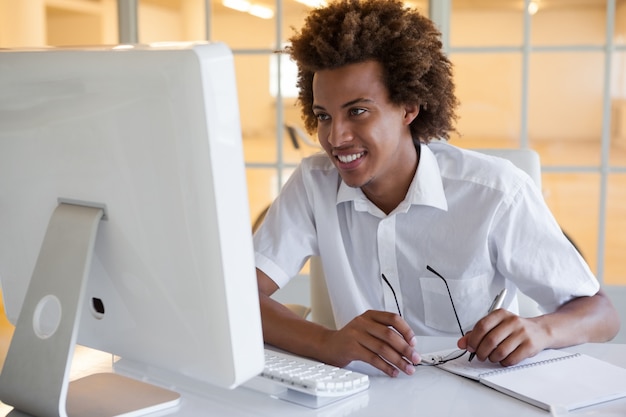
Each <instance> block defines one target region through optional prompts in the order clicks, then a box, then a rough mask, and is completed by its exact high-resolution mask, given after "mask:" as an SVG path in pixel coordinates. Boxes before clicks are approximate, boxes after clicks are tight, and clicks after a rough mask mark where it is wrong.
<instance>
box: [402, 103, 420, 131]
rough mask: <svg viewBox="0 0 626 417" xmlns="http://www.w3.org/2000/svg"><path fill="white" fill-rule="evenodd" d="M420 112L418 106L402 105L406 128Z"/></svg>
mask: <svg viewBox="0 0 626 417" xmlns="http://www.w3.org/2000/svg"><path fill="white" fill-rule="evenodd" d="M419 112H420V106H419V105H418V104H405V105H404V123H405V124H406V125H407V126H408V125H410V124H411V123H412V122H413V120H415V118H416V117H417V115H418V114H419Z"/></svg>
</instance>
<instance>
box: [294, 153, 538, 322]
mask: <svg viewBox="0 0 626 417" xmlns="http://www.w3.org/2000/svg"><path fill="white" fill-rule="evenodd" d="M476 150H477V151H479V152H482V153H485V154H487V155H493V156H497V157H500V158H504V159H508V160H510V161H511V162H512V163H513V164H514V165H515V166H517V167H518V168H520V169H522V170H523V171H525V172H526V173H527V174H528V175H529V176H530V177H531V178H532V179H533V181H534V182H535V184H536V185H537V187H538V188H539V189H541V163H540V160H539V154H537V152H535V151H533V150H531V149H508V148H507V149H476ZM309 265H310V272H309V280H310V282H309V286H310V291H311V293H310V297H311V307H310V309H307V308H306V307H304V308H303V307H302V306H300V305H297V304H290V305H288V307H289V308H290V309H291V310H292V311H294V312H296V314H299V313H300V314H299V315H301V316H302V317H305V318H306V317H307V316H308V315H309V313H310V315H311V317H310V318H311V321H313V322H315V323H319V324H322V325H324V326H326V327H328V328H331V329H336V328H337V326H336V324H335V319H334V316H333V312H332V307H331V304H330V299H329V296H328V289H327V287H326V279H325V278H324V271H323V269H322V262H321V259H320V258H319V257H317V256H314V257H311V258H310V259H309ZM517 298H518V304H519V314H520V316H523V317H534V316H537V315H540V314H542V313H541V311H540V310H539V307H538V305H537V303H536V302H535V301H534V300H533V299H531V298H530V297H528V296H526V295H525V294H523V293H521V292H518V294H517Z"/></svg>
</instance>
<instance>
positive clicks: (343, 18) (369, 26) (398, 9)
mask: <svg viewBox="0 0 626 417" xmlns="http://www.w3.org/2000/svg"><path fill="white" fill-rule="evenodd" d="M440 38H441V33H440V32H439V31H438V30H437V28H436V27H435V25H434V24H433V22H432V21H431V20H430V19H428V18H426V17H424V16H422V15H421V14H419V12H417V11H416V10H412V9H409V8H407V7H405V5H404V4H403V3H402V2H401V1H399V0H337V1H333V2H332V3H330V4H329V5H328V6H326V7H322V8H318V9H314V10H312V11H311V12H310V14H309V15H308V16H307V18H306V20H305V23H304V26H303V27H302V29H301V30H300V31H296V33H295V35H294V36H293V37H291V38H290V39H289V40H290V43H291V45H290V46H288V47H287V48H286V52H287V53H289V54H290V55H291V58H292V59H293V60H294V61H295V62H296V63H297V65H298V83H297V85H298V88H299V95H298V101H299V104H300V105H301V106H302V116H303V121H304V125H305V127H306V129H307V131H309V133H313V132H315V131H316V129H317V119H316V117H315V115H314V114H313V110H312V105H313V89H312V85H313V75H314V74H315V72H316V71H320V70H324V69H334V68H338V67H342V66H344V65H348V64H354V63H360V62H364V61H368V60H375V61H378V62H380V63H381V64H382V66H383V71H384V78H385V80H384V81H385V84H386V86H387V89H388V90H389V97H390V100H391V102H392V103H395V104H414V103H417V104H419V105H420V113H419V115H418V117H416V118H415V120H414V121H413V123H411V134H412V137H413V141H414V142H415V143H416V144H418V143H419V142H426V143H427V142H429V141H430V140H431V139H433V138H436V139H446V140H447V139H449V134H450V132H453V131H455V128H454V127H453V125H454V122H455V121H456V118H457V116H456V113H455V111H456V107H457V105H458V101H457V99H456V97H455V95H454V82H453V80H452V64H451V63H450V61H449V60H448V58H447V57H446V56H445V55H444V53H443V51H442V43H441V39H440Z"/></svg>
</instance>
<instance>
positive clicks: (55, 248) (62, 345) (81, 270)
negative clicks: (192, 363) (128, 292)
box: [0, 202, 180, 417]
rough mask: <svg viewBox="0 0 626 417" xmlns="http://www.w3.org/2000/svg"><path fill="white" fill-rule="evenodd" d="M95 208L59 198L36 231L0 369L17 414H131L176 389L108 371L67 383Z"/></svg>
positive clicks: (165, 401) (166, 401) (164, 404)
mask: <svg viewBox="0 0 626 417" xmlns="http://www.w3.org/2000/svg"><path fill="white" fill-rule="evenodd" d="M101 219H106V217H105V212H104V209H103V208H101V207H93V206H83V205H77V204H67V203H63V202H62V203H61V204H59V205H58V206H57V208H56V209H55V211H54V213H53V214H52V217H51V218H50V223H49V224H48V229H47V231H46V235H45V237H44V240H43V243H42V246H41V250H40V252H39V257H38V259H37V263H36V265H35V269H34V271H33V275H32V278H31V282H30V285H29V287H28V290H27V293H26V297H25V299H24V303H23V305H22V310H21V312H20V315H19V318H18V320H17V323H16V326H15V331H14V334H13V338H12V340H11V345H10V347H9V351H8V354H7V356H6V359H5V363H4V367H3V369H2V374H0V401H2V402H4V403H5V404H7V405H10V406H13V407H14V410H13V411H12V412H10V413H9V416H11V417H17V416H26V415H30V416H59V417H66V416H72V417H83V416H85V417H113V416H121V415H123V416H127V417H130V416H137V415H143V414H146V413H150V412H154V411H158V410H161V409H165V408H169V407H173V406H175V405H177V404H178V403H179V402H180V394H178V393H176V392H173V391H169V390H166V389H163V388H160V387H157V386H154V385H150V384H147V383H145V382H140V381H137V380H134V379H131V378H127V377H124V376H121V375H117V374H114V373H104V374H94V375H90V376H87V377H85V378H83V379H79V380H77V381H73V382H71V383H70V382H69V373H70V367H71V363H72V357H73V355H74V348H75V345H76V339H77V334H78V327H79V324H80V312H81V308H82V303H83V299H84V298H85V287H86V282H87V277H88V275H89V269H90V264H91V258H92V254H93V250H94V246H95V240H96V234H97V232H98V225H99V222H100V220H101Z"/></svg>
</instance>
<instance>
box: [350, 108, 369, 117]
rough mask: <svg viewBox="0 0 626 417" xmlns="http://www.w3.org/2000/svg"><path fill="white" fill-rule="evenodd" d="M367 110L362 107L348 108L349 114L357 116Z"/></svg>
mask: <svg viewBox="0 0 626 417" xmlns="http://www.w3.org/2000/svg"><path fill="white" fill-rule="evenodd" d="M366 111H367V110H365V109H362V108H354V109H350V115H351V116H359V115H361V114H363V113H365V112H366Z"/></svg>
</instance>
